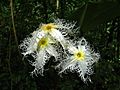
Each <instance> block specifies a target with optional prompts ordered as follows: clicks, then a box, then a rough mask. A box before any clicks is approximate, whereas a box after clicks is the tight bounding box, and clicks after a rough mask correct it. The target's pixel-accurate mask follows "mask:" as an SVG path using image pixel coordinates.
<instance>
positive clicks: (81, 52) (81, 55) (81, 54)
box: [74, 51, 85, 60]
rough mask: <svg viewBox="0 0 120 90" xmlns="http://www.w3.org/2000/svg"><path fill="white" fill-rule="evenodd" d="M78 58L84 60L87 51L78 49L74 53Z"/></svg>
mask: <svg viewBox="0 0 120 90" xmlns="http://www.w3.org/2000/svg"><path fill="white" fill-rule="evenodd" d="M74 57H75V59H76V60H84V58H85V53H84V52H83V51H78V52H76V53H75V54H74Z"/></svg>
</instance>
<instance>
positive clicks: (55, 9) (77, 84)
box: [0, 0, 120, 90]
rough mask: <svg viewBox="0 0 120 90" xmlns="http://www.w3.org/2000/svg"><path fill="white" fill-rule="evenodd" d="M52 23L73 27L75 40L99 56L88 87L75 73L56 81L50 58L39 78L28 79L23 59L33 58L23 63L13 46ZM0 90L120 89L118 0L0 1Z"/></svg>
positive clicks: (18, 51)
mask: <svg viewBox="0 0 120 90" xmlns="http://www.w3.org/2000/svg"><path fill="white" fill-rule="evenodd" d="M53 18H59V19H65V20H69V22H73V21H75V22H77V23H76V27H80V28H79V30H78V31H77V32H76V37H82V36H84V37H85V38H86V39H87V41H88V42H89V44H90V46H91V47H93V48H94V49H95V51H96V52H99V53H100V55H101V57H100V60H99V61H98V63H97V64H95V65H94V66H93V69H94V74H93V75H91V76H90V77H91V80H92V82H91V83H90V82H88V83H87V84H85V83H84V82H83V81H82V80H81V78H80V77H78V75H77V73H71V72H69V73H67V74H63V75H62V77H60V76H59V75H58V74H57V73H58V72H57V71H56V70H55V69H54V68H53V66H54V64H55V63H54V62H53V60H52V58H51V60H50V61H49V62H47V64H46V65H45V68H46V71H44V76H40V75H38V76H33V77H32V76H30V72H31V71H32V70H33V69H34V67H32V66H31V65H30V64H29V62H28V61H27V60H28V59H33V58H32V57H30V56H28V57H27V58H24V60H23V55H22V54H21V50H20V49H19V44H20V43H21V42H22V41H23V40H24V38H25V37H27V36H28V35H29V34H30V33H32V32H33V31H34V30H36V29H37V28H38V27H39V24H40V23H49V22H51V21H52V19H53ZM72 38H74V34H72V33H71V39H72ZM0 90H120V1H119V0H0Z"/></svg>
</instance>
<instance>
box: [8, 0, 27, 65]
mask: <svg viewBox="0 0 120 90" xmlns="http://www.w3.org/2000/svg"><path fill="white" fill-rule="evenodd" d="M10 9H11V18H12V26H13V33H14V37H15V43H16V45H17V49H18V53H19V55H20V57H21V54H20V50H19V45H18V40H17V35H16V29H15V22H14V15H13V1H12V0H10ZM23 64H24V65H26V64H25V62H24V61H23Z"/></svg>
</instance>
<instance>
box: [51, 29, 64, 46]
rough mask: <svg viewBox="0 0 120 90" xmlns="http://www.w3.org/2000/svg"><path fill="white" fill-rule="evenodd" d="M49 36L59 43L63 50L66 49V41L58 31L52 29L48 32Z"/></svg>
mask: <svg viewBox="0 0 120 90" xmlns="http://www.w3.org/2000/svg"><path fill="white" fill-rule="evenodd" d="M50 34H51V36H52V37H53V38H55V39H56V40H57V41H59V42H60V44H61V45H62V46H63V48H66V40H65V38H64V36H63V35H62V34H61V32H60V31H59V30H57V29H54V30H52V31H51V32H50Z"/></svg>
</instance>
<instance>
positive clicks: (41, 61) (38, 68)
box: [31, 50, 49, 76]
mask: <svg viewBox="0 0 120 90" xmlns="http://www.w3.org/2000/svg"><path fill="white" fill-rule="evenodd" d="M48 59H49V55H48V54H47V53H46V51H45V50H41V51H39V52H38V53H37V55H36V58H35V62H31V65H32V66H34V67H35V69H34V70H33V71H32V72H31V75H32V76H33V74H35V75H36V76H37V75H38V74H40V75H41V76H43V72H44V65H45V64H46V62H47V61H48Z"/></svg>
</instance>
